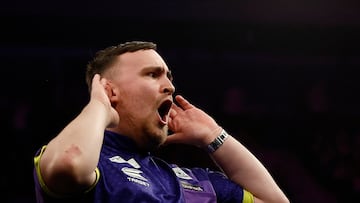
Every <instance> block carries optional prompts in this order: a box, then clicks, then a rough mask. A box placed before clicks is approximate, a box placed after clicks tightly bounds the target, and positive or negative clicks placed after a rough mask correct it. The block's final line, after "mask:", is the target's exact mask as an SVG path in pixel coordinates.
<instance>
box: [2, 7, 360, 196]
mask: <svg viewBox="0 0 360 203" xmlns="http://www.w3.org/2000/svg"><path fill="white" fill-rule="evenodd" d="M0 15H1V17H0V25H1V27H0V29H1V38H0V59H1V64H2V67H1V70H0V73H1V76H2V79H1V80H0V85H1V89H2V90H1V93H0V108H1V114H0V115H1V116H0V118H1V128H2V133H1V134H2V139H3V141H2V142H1V143H2V146H1V154H2V155H3V158H4V159H3V165H2V167H1V173H0V174H1V179H0V180H1V184H0V187H1V188H0V191H1V193H2V195H1V200H0V201H1V202H11V203H22V202H23V203H33V202H35V198H34V186H33V177H32V167H33V165H32V161H33V155H34V153H35V152H36V150H37V149H38V148H39V147H40V146H41V145H43V144H46V143H47V142H48V141H49V140H50V139H51V138H52V137H54V136H55V135H56V134H57V133H58V132H59V131H60V130H61V129H62V128H63V127H64V126H65V125H66V124H67V123H68V122H69V121H70V120H71V119H73V118H74V117H75V116H76V115H77V114H78V113H79V112H80V111H81V109H82V107H83V106H84V105H85V104H86V102H87V101H88V94H87V87H86V84H85V79H84V78H85V77H84V71H85V66H86V64H87V62H88V60H90V59H91V57H92V56H93V55H94V54H95V52H96V51H97V50H99V49H101V48H105V47H107V46H110V45H116V44H118V43H121V42H124V41H129V40H147V41H153V42H155V43H157V44H158V48H159V49H158V50H159V52H160V54H162V56H163V57H164V59H165V60H166V62H167V64H168V66H169V67H170V68H171V69H172V71H173V74H174V77H175V80H174V83H175V85H176V87H177V93H178V94H182V95H184V96H185V97H186V98H188V99H189V100H190V101H191V102H193V103H194V104H195V105H197V106H198V107H200V108H202V109H203V110H204V111H206V112H208V113H209V114H210V115H212V116H213V117H214V118H215V120H217V122H218V123H219V124H220V125H222V126H223V127H224V128H225V129H227V131H228V132H229V133H230V134H232V135H233V136H234V137H236V138H237V139H238V140H239V141H241V142H242V143H244V145H245V146H247V147H248V148H249V149H250V150H251V151H252V152H253V153H254V154H255V155H256V156H257V157H258V158H259V159H260V160H261V161H262V162H263V163H264V165H265V166H266V167H267V168H268V169H269V171H270V173H271V174H272V175H273V176H274V179H275V180H276V181H277V182H278V183H279V185H280V187H281V188H282V189H283V190H284V192H285V193H286V194H287V195H288V197H289V199H290V200H291V202H292V203H297V202H299V203H303V202H327V203H330V202H351V201H352V200H354V199H359V197H360V170H359V169H360V164H359V163H360V162H359V161H360V127H359V126H360V125H359V120H360V106H359V103H360V96H359V90H360V81H359V74H360V69H359V68H360V67H359V65H360V49H359V46H360V39H359V36H360V7H359V3H358V1H356V0H326V1H325V0H312V1H310V0H302V1H300V0H288V1H282V0H273V1H260V0H252V1H248V0H242V1H235V0H223V1H219V0H206V1H205V0H198V1H189V0H182V1H165V0H155V1H139V0H137V1H136V0H135V1H124V2H121V1H102V2H99V1H92V0H90V1H68V0H63V1H59V2H54V1H44V0H38V1H20V0H14V1H11V2H10V1H7V2H2V4H1V6H0ZM158 153H159V156H162V157H163V158H164V159H167V160H169V161H172V162H176V163H178V164H182V165H184V166H204V167H214V166H213V165H211V164H212V162H211V160H209V159H208V157H207V155H206V154H204V152H202V151H201V150H198V149H194V148H191V147H188V146H174V147H171V148H164V149H163V150H162V151H161V152H158Z"/></svg>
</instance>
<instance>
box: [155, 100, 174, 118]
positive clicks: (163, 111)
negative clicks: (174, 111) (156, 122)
mask: <svg viewBox="0 0 360 203" xmlns="http://www.w3.org/2000/svg"><path fill="white" fill-rule="evenodd" d="M171 105H172V101H171V100H166V101H164V102H163V103H162V104H161V105H160V107H159V108H158V112H159V115H160V118H161V121H162V122H163V123H166V122H167V115H168V113H169V111H170V108H171Z"/></svg>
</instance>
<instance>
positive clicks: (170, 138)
mask: <svg viewBox="0 0 360 203" xmlns="http://www.w3.org/2000/svg"><path fill="white" fill-rule="evenodd" d="M180 142H181V139H180V136H179V135H178V134H176V133H174V134H171V135H169V136H167V137H166V140H165V144H172V143H180Z"/></svg>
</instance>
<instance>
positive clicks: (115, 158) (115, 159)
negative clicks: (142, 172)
mask: <svg viewBox="0 0 360 203" xmlns="http://www.w3.org/2000/svg"><path fill="white" fill-rule="evenodd" d="M109 160H110V161H112V162H115V163H120V164H123V163H128V164H130V165H131V166H132V167H134V168H140V165H139V164H138V163H137V162H136V161H135V159H134V158H131V159H129V160H127V161H125V160H124V159H123V158H121V157H120V156H113V157H111V158H109Z"/></svg>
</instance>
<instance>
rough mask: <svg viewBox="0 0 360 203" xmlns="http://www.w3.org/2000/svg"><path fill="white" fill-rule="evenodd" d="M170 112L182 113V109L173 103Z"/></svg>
mask: <svg viewBox="0 0 360 203" xmlns="http://www.w3.org/2000/svg"><path fill="white" fill-rule="evenodd" d="M171 110H173V111H175V112H176V113H177V112H179V111H182V108H180V107H179V106H178V105H176V104H175V103H173V104H172V105H171Z"/></svg>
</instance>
